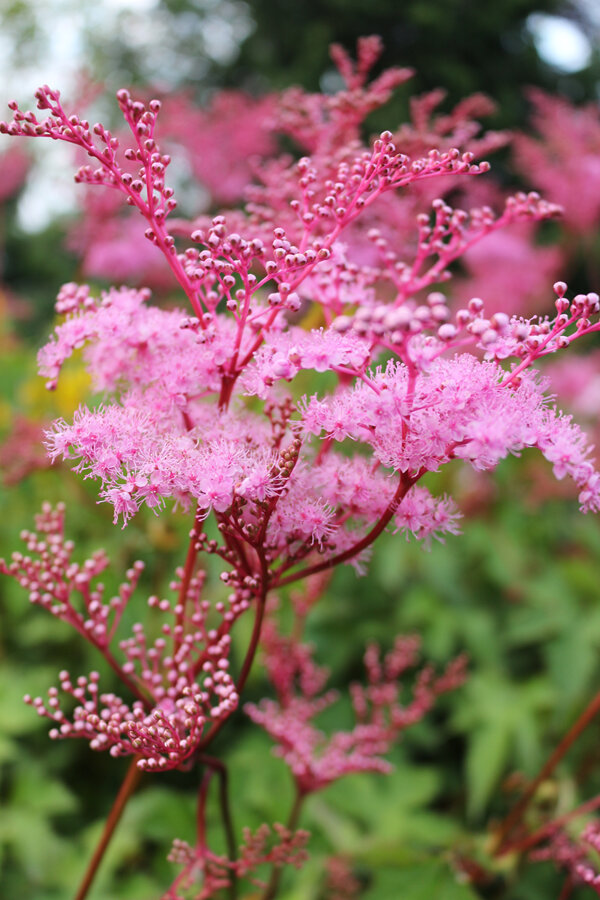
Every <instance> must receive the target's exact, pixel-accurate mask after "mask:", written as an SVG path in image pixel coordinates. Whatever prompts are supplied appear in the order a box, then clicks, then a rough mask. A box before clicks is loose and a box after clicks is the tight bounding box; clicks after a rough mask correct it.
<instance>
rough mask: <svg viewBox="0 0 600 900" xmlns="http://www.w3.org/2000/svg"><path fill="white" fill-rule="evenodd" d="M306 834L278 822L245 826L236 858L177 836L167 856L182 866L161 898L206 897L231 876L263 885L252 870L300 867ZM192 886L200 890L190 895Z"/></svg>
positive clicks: (304, 857) (195, 899) (197, 899)
mask: <svg viewBox="0 0 600 900" xmlns="http://www.w3.org/2000/svg"><path fill="white" fill-rule="evenodd" d="M309 836H310V835H309V833H308V832H307V831H303V830H301V829H298V830H297V831H291V830H290V829H289V828H286V827H285V826H284V825H281V824H279V823H278V822H275V824H274V825H273V827H272V828H270V827H269V826H268V825H266V824H263V825H260V826H259V827H258V828H257V829H256V831H255V832H252V831H251V830H250V829H249V828H244V830H243V842H242V844H241V845H240V847H239V852H238V856H237V859H233V860H232V859H228V858H227V857H225V856H217V855H216V854H214V853H212V852H211V851H210V850H209V849H208V847H206V846H205V845H204V844H203V843H202V842H199V843H198V844H197V845H196V846H195V847H191V846H190V845H189V844H188V843H186V841H182V840H178V839H177V840H175V841H174V842H173V847H172V849H171V852H170V854H169V857H168V858H169V861H170V862H173V863H175V864H176V865H180V866H183V870H182V871H181V872H180V874H179V875H178V876H177V878H176V879H175V881H174V882H173V884H172V885H171V887H170V888H169V890H168V891H166V893H164V894H163V896H162V898H161V900H183V898H184V897H185V898H188V897H190V896H193V900H208V898H209V897H212V896H214V894H215V893H216V892H217V891H219V890H223V889H224V888H227V887H229V885H230V884H231V882H232V880H233V879H239V878H246V879H248V881H250V882H251V883H252V884H253V885H254V886H255V887H258V888H260V889H264V888H265V887H266V884H265V882H264V881H262V880H261V879H259V878H257V877H256V876H253V875H252V873H253V872H254V871H255V870H256V869H259V868H260V867H261V866H266V865H273V866H275V867H276V868H278V869H280V868H282V867H283V866H286V865H290V866H293V867H294V868H295V869H299V868H300V867H301V866H302V865H303V864H304V863H305V862H306V860H307V859H308V854H307V852H306V850H305V849H304V848H305V847H306V843H307V841H308V838H309ZM200 885H202V887H201V888H200ZM194 888H196V890H198V891H199V892H198V893H193V895H191V894H190V893H189V891H194Z"/></svg>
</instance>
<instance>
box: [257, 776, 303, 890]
mask: <svg viewBox="0 0 600 900" xmlns="http://www.w3.org/2000/svg"><path fill="white" fill-rule="evenodd" d="M304 797H305V794H301V793H300V791H299V790H296V797H295V799H294V805H293V806H292V811H291V812H290V816H289V819H288V820H287V824H286V828H287V829H288V830H289V831H294V829H295V828H296V826H297V824H298V819H299V818H300V810H301V809H302V804H303V803H304ZM281 874H282V867H281V865H277V864H275V865H274V866H273V871H272V872H271V878H270V879H269V883H268V885H267V887H266V889H265V892H264V894H263V896H262V898H261V900H273V898H274V897H276V896H277V891H278V889H279V882H280V881H281Z"/></svg>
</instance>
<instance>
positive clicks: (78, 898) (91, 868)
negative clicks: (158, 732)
mask: <svg viewBox="0 0 600 900" xmlns="http://www.w3.org/2000/svg"><path fill="white" fill-rule="evenodd" d="M139 758H140V757H139V756H134V757H133V759H132V761H131V762H130V764H129V768H128V769H127V773H126V775H125V778H124V779H123V782H122V784H121V787H120V788H119V792H118V794H117V796H116V797H115V801H114V803H113V805H112V809H111V811H110V812H109V814H108V818H107V820H106V822H105V825H104V830H103V832H102V837H101V838H100V842H99V843H98V846H97V847H96V849H95V851H94V855H93V856H92V858H91V860H90V862H89V864H88V867H87V869H86V872H85V875H84V876H83V881H82V882H81V884H80V885H79V890H78V891H77V893H76V894H75V900H85V898H86V897H87V895H88V891H89V889H90V887H91V886H92V882H93V880H94V876H95V875H96V872H97V870H98V866H99V865H100V863H101V861H102V857H103V856H104V853H105V852H106V848H107V847H108V845H109V843H110V839H111V838H112V836H113V832H114V830H115V828H116V827H117V824H118V822H119V819H120V818H121V815H122V813H123V810H124V809H125V806H126V805H127V801H128V800H129V798H130V797H131V795H132V794H133V792H134V791H135V789H136V787H137V785H138V783H139V781H140V778H141V777H142V772H141V770H140V769H139V768H138V765H137V763H138V760H139Z"/></svg>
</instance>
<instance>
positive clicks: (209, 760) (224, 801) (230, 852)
mask: <svg viewBox="0 0 600 900" xmlns="http://www.w3.org/2000/svg"><path fill="white" fill-rule="evenodd" d="M198 761H199V762H201V763H204V765H205V766H209V768H211V769H212V770H213V772H215V773H216V774H217V775H218V777H219V805H220V807H221V818H222V820H223V830H224V832H225V840H226V842H227V856H228V857H229V859H230V860H231V861H232V862H233V861H234V860H235V859H236V857H237V847H236V843H235V830H234V827H233V816H232V814H231V803H230V802H229V775H228V772H227V766H226V765H225V763H224V762H221V760H220V759H217V758H216V757H214V756H207V755H206V754H204V753H202V754H200V756H199V757H198ZM231 874H232V878H231V884H230V885H229V897H230V900H236V898H237V878H236V875H235V873H234V872H232V873H231Z"/></svg>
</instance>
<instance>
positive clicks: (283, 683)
mask: <svg viewBox="0 0 600 900" xmlns="http://www.w3.org/2000/svg"><path fill="white" fill-rule="evenodd" d="M268 626H269V627H268V628H267V627H265V629H264V630H263V650H264V654H265V665H266V668H267V672H268V674H269V677H270V679H271V681H272V683H273V686H274V688H275V690H276V693H277V700H262V701H261V702H260V703H259V704H253V703H247V704H246V706H245V707H244V709H245V712H246V713H247V714H248V715H249V716H250V718H251V719H252V721H253V722H256V723H257V724H258V725H260V726H262V727H263V728H264V729H265V730H266V731H267V733H268V734H269V735H270V736H271V737H272V738H273V740H274V741H275V742H276V744H277V748H276V754H277V755H278V756H280V757H281V758H282V759H283V760H284V761H285V762H286V763H287V765H288V766H289V768H290V770H291V773H292V776H293V778H294V781H295V783H296V788H297V791H298V794H299V795H300V796H304V795H306V794H310V793H313V792H314V791H318V790H322V789H323V788H324V787H326V786H327V785H328V784H331V782H332V781H336V780H337V779H338V778H342V777H343V776H344V775H348V774H351V773H353V772H365V771H366V772H389V771H390V768H391V767H390V764H389V763H388V762H387V761H386V760H385V759H384V758H383V757H384V755H385V753H386V752H387V751H388V750H389V748H390V746H391V745H392V743H393V742H394V741H396V740H397V739H398V736H399V735H400V734H401V732H402V731H404V730H405V729H406V728H408V727H410V726H411V725H414V724H415V723H416V722H418V721H419V720H420V719H422V718H423V716H424V715H425V714H426V713H427V712H428V711H429V709H431V707H432V705H433V703H434V701H435V699H436V697H438V696H439V695H440V694H442V693H444V692H446V691H450V690H454V689H455V688H457V687H458V686H459V685H460V684H462V682H463V681H464V678H465V659H464V658H463V657H460V658H458V659H456V660H454V662H452V663H450V665H449V666H448V668H447V670H446V672H445V673H444V674H443V675H441V676H438V677H436V676H435V675H434V673H433V670H432V669H431V668H424V669H422V670H421V671H420V673H419V674H418V676H417V678H416V681H415V684H414V688H413V695H412V699H411V700H410V701H409V702H402V701H401V685H400V681H399V679H400V678H401V676H402V675H403V674H404V673H405V672H406V670H407V669H409V668H412V667H414V666H415V664H416V661H417V655H418V648H419V640H418V638H414V637H408V638H397V639H396V642H395V645H394V647H393V649H392V650H390V651H389V653H387V654H386V656H385V658H384V659H383V660H381V659H380V653H379V648H378V647H377V646H376V645H371V646H370V647H369V648H368V649H367V652H366V654H365V667H366V670H367V684H366V686H363V685H359V684H355V685H352V687H351V697H352V706H353V709H354V714H355V717H356V724H355V726H354V728H353V729H352V730H351V731H337V732H336V733H335V734H334V735H333V736H332V737H330V738H327V737H326V736H325V735H324V734H323V733H322V732H321V731H320V730H319V729H318V728H317V727H316V725H315V723H314V721H313V720H314V719H315V718H316V717H317V716H318V715H319V713H321V712H322V711H323V710H324V709H326V708H327V706H329V705H330V704H331V703H332V702H333V701H334V700H335V699H336V697H337V695H336V693H335V691H327V692H325V693H323V692H322V691H323V687H324V684H325V681H326V678H327V672H326V670H324V669H321V668H319V667H317V666H316V665H315V663H314V662H313V659H312V654H311V649H310V647H308V646H306V645H303V644H299V643H297V642H295V641H294V639H290V638H283V637H281V635H279V634H278V632H277V629H276V627H275V625H274V623H273V622H272V621H271V622H269V623H268Z"/></svg>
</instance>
